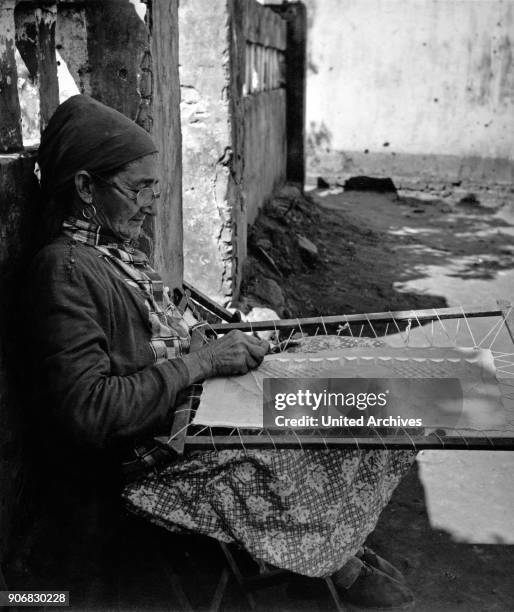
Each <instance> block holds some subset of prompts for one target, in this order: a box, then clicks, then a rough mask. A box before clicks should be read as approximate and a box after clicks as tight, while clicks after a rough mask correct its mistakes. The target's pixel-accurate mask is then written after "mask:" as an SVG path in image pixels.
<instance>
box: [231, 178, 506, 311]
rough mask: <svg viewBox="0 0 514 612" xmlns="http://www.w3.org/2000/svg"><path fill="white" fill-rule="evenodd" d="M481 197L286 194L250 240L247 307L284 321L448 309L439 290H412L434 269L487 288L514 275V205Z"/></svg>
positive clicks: (272, 204) (245, 292)
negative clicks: (512, 213)
mask: <svg viewBox="0 0 514 612" xmlns="http://www.w3.org/2000/svg"><path fill="white" fill-rule="evenodd" d="M446 193H448V192H446ZM480 197H481V194H479V195H478V196H477V195H476V194H472V193H466V192H464V193H459V192H458V191H457V193H454V192H452V194H451V196H448V195H447V196H446V197H445V198H441V197H437V196H434V194H431V195H430V196H427V194H420V193H417V192H412V193H411V192H406V193H402V194H400V195H397V194H377V193H369V192H357V191H355V192H344V191H343V190H342V189H340V188H339V189H338V188H335V189H326V190H321V191H320V190H318V191H313V192H311V193H310V194H307V195H305V196H302V195H301V194H300V192H299V191H297V190H295V188H294V187H286V188H285V189H284V190H283V191H282V193H281V195H280V196H279V197H277V198H275V199H274V200H272V201H271V202H270V203H269V204H268V205H267V206H266V207H265V208H264V210H263V211H262V213H261V215H260V217H259V218H258V220H257V222H256V223H255V225H254V227H253V228H252V230H251V233H250V237H249V257H248V260H247V262H246V265H245V280H244V282H243V286H242V293H243V297H242V299H241V302H240V307H241V308H242V309H243V310H244V311H248V310H249V309H251V308H252V307H254V306H267V307H269V308H272V309H273V310H275V311H276V312H277V313H278V314H279V315H280V316H282V317H284V316H289V315H291V316H293V317H302V316H303V317H306V316H316V315H335V314H341V313H351V312H373V311H382V310H389V309H390V310H399V309H404V308H405V309H411V308H434V307H444V306H446V305H447V303H448V299H447V297H445V295H444V291H441V292H440V294H439V292H438V290H437V287H433V290H431V291H427V290H426V289H425V288H422V289H421V290H417V289H411V288H410V284H411V283H412V282H413V281H417V280H419V279H421V278H427V277H428V276H430V267H431V266H437V267H444V266H446V267H447V268H448V273H449V276H450V277H454V278H460V279H463V280H464V279H466V280H478V279H482V280H487V279H491V278H494V277H495V275H497V274H498V272H499V271H502V270H509V269H512V267H513V265H514V240H513V234H512V226H511V225H510V223H509V221H508V220H506V219H505V216H506V213H507V212H508V210H509V207H510V206H511V204H510V202H511V200H512V199H513V198H512V196H510V199H509V194H508V193H505V194H504V195H503V196H501V195H497V194H496V195H495V196H494V197H492V196H491V195H488V196H487V197H486V198H485V199H486V202H487V203H486V204H483V203H482V202H481V200H480ZM456 198H459V199H456ZM456 234H458V236H456Z"/></svg>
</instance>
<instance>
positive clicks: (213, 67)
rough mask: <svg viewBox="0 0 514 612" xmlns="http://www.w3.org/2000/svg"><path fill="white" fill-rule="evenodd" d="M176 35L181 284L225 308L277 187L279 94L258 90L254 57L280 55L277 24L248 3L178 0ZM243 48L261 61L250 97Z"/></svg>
mask: <svg viewBox="0 0 514 612" xmlns="http://www.w3.org/2000/svg"><path fill="white" fill-rule="evenodd" d="M179 28H180V43H179V44H180V49H179V57H180V83H181V96H182V100H181V122H182V156H183V219H184V276H185V278H186V279H187V280H188V281H190V282H191V283H193V284H194V285H195V286H196V287H198V288H199V289H200V290H201V291H203V292H204V293H206V294H208V295H209V296H210V297H211V298H213V299H215V300H217V301H218V302H220V303H227V302H229V301H230V300H231V299H232V298H233V297H234V296H236V295H237V291H238V287H239V283H240V281H241V271H242V262H243V261H244V258H245V256H246V229H247V224H248V223H251V222H252V221H253V220H254V219H255V217H256V215H257V212H258V210H259V208H260V207H261V206H262V205H263V204H264V202H265V200H266V199H267V198H268V197H269V196H270V195H271V193H272V192H273V190H274V189H275V188H276V187H277V186H279V185H280V184H282V183H283V182H284V181H285V171H286V137H285V130H286V113H285V104H286V102H285V92H284V90H283V89H282V88H281V87H280V84H279V83H275V82H271V80H270V79H268V78H267V85H266V86H264V85H263V86H262V87H261V86H259V82H260V81H259V79H261V76H262V74H261V72H262V73H264V67H263V63H262V62H264V58H265V56H266V57H268V56H269V52H266V53H267V54H268V55H266V53H265V52H264V51H263V50H264V49H265V48H266V49H275V50H280V51H283V50H284V49H285V45H286V38H285V36H286V29H285V23H284V22H283V20H282V19H281V18H280V17H279V16H278V15H276V14H275V13H273V12H272V11H271V10H269V9H266V8H264V7H262V6H259V4H258V3H257V2H255V0H227V1H226V2H221V1H220V2H212V3H206V2H204V0H182V1H181V2H180V6H179ZM251 45H254V46H258V47H259V61H260V62H261V63H260V64H259V65H257V64H256V70H255V78H254V85H255V91H253V90H252V89H251V86H250V87H249V86H248V84H250V85H251V82H252V78H251V76H252V75H251V73H250V72H249V71H250V70H252V67H251V64H249V62H248V56H247V53H248V49H249V46H251ZM256 57H257V56H256ZM261 60H262V61H261ZM266 74H267V73H266ZM248 77H249V78H248Z"/></svg>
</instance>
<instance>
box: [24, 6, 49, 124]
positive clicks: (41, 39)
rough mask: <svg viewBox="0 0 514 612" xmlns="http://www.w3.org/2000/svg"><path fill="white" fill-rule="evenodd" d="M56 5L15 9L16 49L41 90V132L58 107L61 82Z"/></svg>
mask: <svg viewBox="0 0 514 612" xmlns="http://www.w3.org/2000/svg"><path fill="white" fill-rule="evenodd" d="M56 19H57V6H56V3H55V2H53V3H46V6H40V7H34V6H32V5H28V4H26V3H23V4H20V5H19V6H18V7H17V9H16V46H17V47H18V50H19V52H20V55H21V57H22V59H23V61H24V62H25V65H26V66H27V69H28V71H29V75H30V78H31V80H32V81H33V82H34V83H35V84H36V85H37V87H38V90H39V128H40V130H41V131H43V130H44V129H45V127H46V126H47V124H48V121H49V119H50V117H51V116H52V115H53V113H54V111H55V109H56V108H57V106H58V105H59V81H58V79H57V60H56V57H55V27H56Z"/></svg>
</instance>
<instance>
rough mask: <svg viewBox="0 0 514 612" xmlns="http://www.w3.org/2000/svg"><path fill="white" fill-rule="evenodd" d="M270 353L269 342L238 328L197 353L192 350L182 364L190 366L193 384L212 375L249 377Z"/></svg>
mask: <svg viewBox="0 0 514 612" xmlns="http://www.w3.org/2000/svg"><path fill="white" fill-rule="evenodd" d="M192 348H193V347H192ZM268 350H269V343H268V342H267V341H266V340H259V338H255V337H253V336H248V335H246V334H244V333H243V332H242V331H239V330H237V329H236V330H232V331H231V332H229V333H228V334H225V335H224V336H223V337H221V338H218V339H217V340H214V341H213V342H210V343H209V344H206V345H204V346H203V347H201V348H199V349H198V350H196V351H195V350H194V348H193V352H190V353H189V355H185V356H184V357H183V361H184V362H185V363H186V365H187V367H188V370H189V374H190V384H191V383H193V382H198V381H199V380H203V379H205V378H211V377H213V376H231V375H235V374H246V373H247V372H248V371H249V370H253V369H255V368H256V367H257V366H259V365H260V363H261V362H262V360H263V359H264V355H266V353H267V352H268Z"/></svg>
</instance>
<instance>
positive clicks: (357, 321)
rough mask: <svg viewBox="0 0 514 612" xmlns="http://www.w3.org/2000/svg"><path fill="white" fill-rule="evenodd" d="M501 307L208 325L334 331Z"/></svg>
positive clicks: (481, 313) (494, 313)
mask: <svg viewBox="0 0 514 612" xmlns="http://www.w3.org/2000/svg"><path fill="white" fill-rule="evenodd" d="M501 316H503V311H502V309H501V308H496V309H495V308H483V307H480V306H471V307H467V308H465V307H463V308H439V309H437V310H436V309H428V310H398V311H395V312H372V313H368V314H349V315H336V316H329V317H328V316H327V317H309V318H304V319H280V320H277V321H254V322H252V323H249V322H245V321H243V322H241V323H223V324H218V325H212V329H213V330H214V331H216V332H218V333H227V332H229V331H230V330H232V329H240V330H241V331H244V332H248V331H249V332H251V331H267V330H275V329H276V330H278V331H290V330H292V329H297V330H298V331H308V332H315V331H316V329H317V330H318V331H320V330H321V331H325V330H327V331H330V332H333V331H337V330H338V328H340V327H341V326H344V325H346V324H348V325H366V324H377V323H392V322H394V321H396V322H407V321H409V320H410V321H411V323H412V324H413V325H417V324H418V322H419V323H429V322H430V321H438V320H444V319H464V318H475V317H501Z"/></svg>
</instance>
